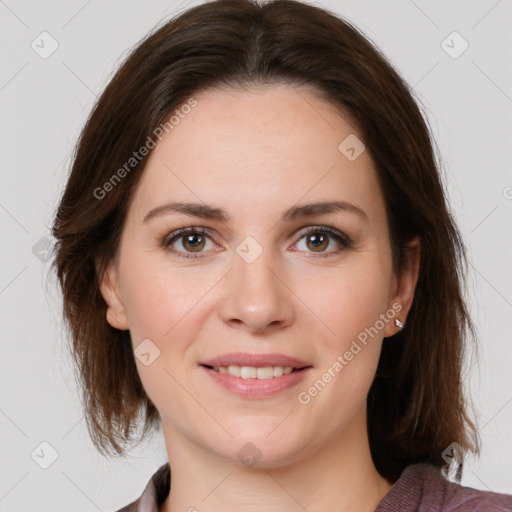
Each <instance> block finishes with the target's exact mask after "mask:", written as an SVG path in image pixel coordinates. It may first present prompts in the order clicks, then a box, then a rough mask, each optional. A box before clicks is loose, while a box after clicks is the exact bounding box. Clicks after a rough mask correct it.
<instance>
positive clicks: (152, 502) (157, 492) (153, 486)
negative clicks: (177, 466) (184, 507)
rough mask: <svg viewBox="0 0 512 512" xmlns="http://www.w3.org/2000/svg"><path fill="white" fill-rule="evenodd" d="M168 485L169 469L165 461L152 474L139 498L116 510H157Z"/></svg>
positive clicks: (146, 511) (123, 511)
mask: <svg viewBox="0 0 512 512" xmlns="http://www.w3.org/2000/svg"><path fill="white" fill-rule="evenodd" d="M170 487H171V471H170V466H169V463H167V464H164V465H163V466H160V467H159V468H158V470H157V471H156V472H155V473H154V474H153V476H152V477H151V479H150V480H149V482H148V483H147V485H146V487H145V488H144V491H143V492H142V494H141V495H140V497H139V498H137V499H136V500H135V501H133V502H132V503H129V504H128V505H126V506H124V507H123V508H121V509H119V510H117V511H116V512H158V511H159V510H160V506H161V505H162V503H163V502H164V501H165V498H167V495H168V494H169V490H170Z"/></svg>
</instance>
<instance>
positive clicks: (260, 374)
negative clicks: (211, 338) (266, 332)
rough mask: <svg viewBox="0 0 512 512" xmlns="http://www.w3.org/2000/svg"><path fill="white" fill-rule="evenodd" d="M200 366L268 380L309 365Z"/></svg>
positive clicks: (243, 376) (230, 373)
mask: <svg viewBox="0 0 512 512" xmlns="http://www.w3.org/2000/svg"><path fill="white" fill-rule="evenodd" d="M201 366H203V367H205V368H208V369H209V370H213V371H214V372H217V373H224V374H227V375H230V376H231V377H238V378H240V379H259V380H270V379H277V378H279V377H282V376H283V375H288V374H290V373H296V372H300V371H302V370H305V369H307V368H310V366H304V367H300V368H297V367H294V366H237V365H229V366H210V365H206V364H202V365H201Z"/></svg>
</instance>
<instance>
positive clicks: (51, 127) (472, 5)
mask: <svg viewBox="0 0 512 512" xmlns="http://www.w3.org/2000/svg"><path fill="white" fill-rule="evenodd" d="M199 3H201V2H190V1H189V2H186V1H181V2H172V3H171V2H168V1H160V0H153V1H152V2H142V1H139V2H137V1H134V0H132V1H121V0H115V1H109V2H100V1H98V0H92V1H91V0H90V1H85V0H72V1H70V0H68V1H64V0H51V1H46V2H36V1H34V0H32V1H25V2H23V1H19V0H18V1H17V0H6V1H1V0H0V16H1V21H0V27H1V28H0V34H1V35H0V37H1V44H2V55H1V59H2V65H1V76H0V105H1V109H2V115H1V130H2V131H1V151H0V158H1V167H0V168H1V171H0V172H1V185H0V226H1V234H2V253H1V267H0V314H1V318H2V323H1V340H2V351H1V356H0V364H1V381H0V393H1V395H0V454H1V469H0V511H3V512H6V511H33V510H38V511H41V512H44V511H52V512H59V511H68V510H74V511H91V512H92V511H96V510H101V511H109V510H117V509H118V508H120V507H121V506H123V505H126V504H127V503H128V502H130V501H132V500H133V499H135V498H136V497H138V496H139V495H140V493H141V492H142V490H143V488H144V486H145V485H146V483H147V481H148V479H149V477H150V475H151V474H152V473H153V472H154V471H155V470H156V468H157V467H158V466H159V465H160V464H163V463H164V462H166V461H167V455H166V452H165V447H164V444H163V440H162V439H161V438H160V437H159V436H157V437H156V438H154V439H153V440H148V441H147V442H145V443H144V444H143V445H141V446H140V447H139V448H138V449H137V450H135V451H134V452H133V453H132V454H131V455H130V457H129V458H128V459H125V460H111V461H110V460H106V459H104V458H102V457H101V456H100V455H98V454H97V453H96V452H95V451H94V449H93V447H92V444H91V441H90V440H89V438H88V434H87V431H86V429H85V424H84V421H83V419H82V415H81V409H80V404H79V399H78V393H77V389H76V384H75V381H74V378H73V374H72V370H71V366H70V361H69V358H68V356H67V354H66V352H65V351H64V349H63V346H64V336H65V334H64V330H63V327H62V323H61V320H60V303H59V295H58V293H57V292H56V290H55V288H54V287H52V285H51V282H50V283H48V282H47V277H48V270H49V263H48V262H44V261H40V258H43V259H44V252H41V248H40V250H39V257H36V255H35V254H34V253H33V251H32V248H33V246H34V245H35V244H37V243H38V242H39V241H40V239H41V238H43V237H46V236H49V227H50V225H51V220H52V218H53V213H54V210H55V208H56V205H57V201H58V198H59V195H60V193H61V191H62V188H63V186H64V183H65V178H66V174H67V172H68V168H69V164H70V161H71V156H72V150H73V145H74V143H75V142H76V140H77V137H78V135H79V132H80V129H81V127H82V125H83V123H84V122H85V120H86V117H87V115H88V114H89V112H90V110H91V108H92V106H93V104H94V101H95V99H96V95H97V94H98V93H99V92H100V91H101V90H102V89H103V88H104V86H105V85H106V83H107V81H108V79H109V77H111V76H112V73H113V71H114V70H115V69H116V67H117V66H118V64H119V63H120V59H121V57H122V56H124V55H125V54H126V52H127V51H128V49H129V48H131V47H132V46H133V45H134V44H135V43H136V42H137V41H139V40H140V39H141V38H142V37H143V36H144V35H145V33H146V32H147V31H148V30H149V29H150V28H152V27H153V26H154V25H155V24H156V23H157V22H159V21H160V20H162V19H163V18H166V19H167V18H169V17H170V16H172V15H173V14H174V13H176V12H178V11H181V10H182V9H184V8H186V7H188V6H191V5H195V4H199ZM317 3H318V5H322V6H324V7H328V8H330V9H332V10H334V11H336V12H338V13H340V14H342V15H344V16H346V17H347V18H348V19H349V20H352V21H353V22H354V23H355V24H356V25H358V26H359V27H361V28H362V29H363V31H364V32H365V33H366V34H367V35H368V36H369V37H370V38H371V39H372V40H373V41H374V42H375V43H377V45H378V46H379V47H380V48H381V49H382V50H383V51H384V53H385V54H386V55H387V56H388V57H389V58H390V60H391V61H392V62H393V63H394V65H395V66H396V67H397V68H398V70H399V71H400V72H401V73H402V75H403V76H404V77H405V79H406V80H407V81H408V82H409V83H410V84H411V85H413V86H414V89H415V91H416V94H417V95H418V98H419V99H420V100H421V102H422V103H423V104H424V106H425V108H426V109H427V110H428V112H429V120H430V122H431V124H432V128H433V131H434V134H435V137H436V138H437V141H438V144H439V148H440V150H441V153H442V156H443V162H444V168H445V172H446V185H447V190H448V193H449V196H450V201H451V205H452V207H453V210H454V213H455V215H456V217H457V220H458V222H459V225H460V228H461V230H462V232H463V235H464V238H465V240H466V243H467V244H468V246H469V249H470V261H471V282H470V286H469V296H470V306H471V310H472V313H473V315H474V318H475V321H476V324H477V327H478V330H479V333H480V338H481V351H480V355H479V356H478V357H477V358H476V359H475V362H477V363H478V367H477V366H476V365H472V366H471V368H470V369H469V370H470V373H469V375H468V378H467V381H468V383H469V384H470V386H471V389H472V393H473V397H474V403H475V409H476V412H477V414H478V416H479V428H480V433H481V436H482V441H483V450H482V456H481V458H480V459H479V460H478V461H474V460H472V461H470V462H469V463H468V464H467V465H466V469H465V475H464V478H463V483H464V484H465V485H469V486H472V487H477V488H480V489H492V490H494V491H500V492H508V493H512V478H511V477H512V436H511V434H512V427H511V425H512V403H511V401H512V386H511V371H510V362H511V360H512V343H511V335H510V333H511V331H512V314H511V313H512V275H511V271H510V262H511V261H512V244H511V238H512V235H511V233H512V230H511V224H512V223H511V218H512V175H511V171H510V162H511V147H512V140H511V139H512V137H511V134H512V115H511V114H512V72H511V62H512V60H511V53H512V51H511V50H512V44H511V39H512V35H511V34H512V30H511V28H512V23H511V21H512V2H511V1H510V0H500V1H496V0H485V1H478V2H477V1H472V2H468V1H464V0H457V1H450V2H444V1H441V0H436V1H426V0H415V1H412V0H393V1H387V2H379V1H376V0H363V1H361V0H359V1H355V0H353V1H348V0H347V1H341V0H340V1H322V2H317ZM43 31H47V32H49V33H50V34H51V36H52V37H53V38H54V39H55V40H56V41H57V42H58V45H59V46H58V49H57V50H56V51H55V52H54V53H53V54H52V55H51V56H50V57H48V58H47V59H43V58H41V57H40V56H39V55H38V54H37V53H36V52H35V51H34V50H33V49H32V48H31V43H32V41H34V40H36V43H37V42H38V41H40V38H39V39H38V36H39V34H40V33H41V32H43ZM453 31H457V32H459V33H460V34H461V36H462V37H463V38H464V39H465V40H466V41H467V42H468V43H469V48H468V49H467V51H465V52H464V53H463V54H462V55H460V56H459V57H458V58H456V59H454V58H452V57H450V56H449V55H448V54H447V53H446V52H445V51H444V49H443V48H442V46H441V43H442V41H443V40H445V38H446V37H447V36H448V35H449V34H451V33H452V32H453ZM451 41H452V40H450V39H448V44H449V45H450V46H453V47H454V48H453V49H452V52H453V51H457V49H460V48H461V46H460V44H461V41H460V40H454V41H453V42H451ZM42 44H43V43H41V42H39V45H40V46H42ZM47 44H48V43H45V48H47V49H48V48H49V46H48V45H47ZM38 247H40V246H38ZM43 249H44V247H43ZM43 441H46V442H48V443H50V444H51V446H52V447H53V448H54V449H55V450H56V451H57V453H58V458H57V459H56V461H55V462H54V463H53V464H52V465H51V466H50V467H49V468H48V469H42V468H41V467H40V466H39V465H38V464H36V462H34V460H33V459H32V458H31V453H32V452H33V451H34V450H35V449H36V448H38V447H39V445H40V443H41V442H43ZM43 451H44V450H43ZM39 453H41V452H40V448H39ZM48 453H49V451H48V450H46V451H45V457H46V456H47V454H48Z"/></svg>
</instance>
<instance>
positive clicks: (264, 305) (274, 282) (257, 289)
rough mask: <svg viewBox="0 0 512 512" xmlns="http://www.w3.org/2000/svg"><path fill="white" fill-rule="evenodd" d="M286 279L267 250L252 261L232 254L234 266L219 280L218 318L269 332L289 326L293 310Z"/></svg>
mask: <svg viewBox="0 0 512 512" xmlns="http://www.w3.org/2000/svg"><path fill="white" fill-rule="evenodd" d="M286 281H287V280H286V277H285V275H284V269H283V268H282V266H280V265H279V262H278V261H276V260H272V255H271V251H270V250H269V251H267V250H264V251H263V253H262V254H261V255H260V256H259V257H258V258H257V259H256V260H255V261H253V262H252V263H248V262H247V261H245V260H244V259H243V258H241V257H239V256H238V255H237V254H235V255H234V262H233V268H232V269H231V271H230V272H228V274H227V275H226V277H225V278H224V279H223V281H222V287H221V297H220V299H219V302H218V312H219V315H220V317H221V318H222V320H223V321H224V322H226V323H227V324H229V325H230V326H231V327H236V328H239V329H245V330H247V331H249V332H260V333H262V332H265V333H268V332H272V331H275V330H278V329H282V328H283V327H286V326H289V325H290V324H291V323H292V322H293V319H294V316H295V310H294V304H293V294H292V292H291V290H290V288H289V287H288V286H287V283H286Z"/></svg>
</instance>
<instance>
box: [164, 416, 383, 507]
mask: <svg viewBox="0 0 512 512" xmlns="http://www.w3.org/2000/svg"><path fill="white" fill-rule="evenodd" d="M163 429H164V437H165V441H166V445H167V450H168V452H169V461H170V467H171V492H170V493H169V496H168V497H167V499H166V501H165V503H164V504H163V506H162V508H161V510H162V512H176V511H178V510H179V511H190V512H196V511H197V512H213V511H215V512H224V511H226V512H227V511H232V510H236V511H237V512H249V511H251V512H255V511H260V510H265V511H269V512H284V511H286V512H290V511H293V512H295V511H297V512H304V511H305V510H307V511H308V512H320V511H325V510H333V511H334V510H335V511H339V512H342V511H351V512H373V511H374V510H375V508H376V507H377V506H378V504H379V503H380V501H381V500H382V498H383V497H384V496H385V495H386V493H387V492H388V491H389V489H390V488H391V483H390V482H388V481H387V480H385V479H384V478H383V477H382V476H381V475H380V474H379V473H378V472H377V470H376V469H375V466H374V464H373V461H372V458H371V455H370V450H369V444H368V437H367V430H366V412H365V411H362V414H360V415H358V416H357V417H356V418H355V420H354V422H353V423H352V424H351V425H350V426H348V427H347V428H346V429H345V430H344V431H343V433H341V434H340V435H338V436H337V437H336V438H335V439H332V440H330V441H329V442H327V443H326V444H324V445H323V446H321V447H320V448H318V449H316V450H314V452H312V453H310V454H309V455H306V456H303V457H300V458H296V459H294V461H293V462H291V463H286V464H282V465H279V466H275V465H271V464H268V465H267V467H266V468H256V467H252V468H247V467H245V466H243V465H240V463H238V461H236V462H235V461H232V460H229V459H226V458H224V457H221V456H219V455H218V454H215V453H212V451H206V450H204V449H203V448H201V447H198V445H196V444H192V443H190V442H189V441H188V440H185V439H184V438H183V437H180V436H179V434H178V433H177V432H176V431H175V430H172V428H171V427H170V426H169V425H166V424H163Z"/></svg>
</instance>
